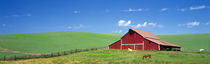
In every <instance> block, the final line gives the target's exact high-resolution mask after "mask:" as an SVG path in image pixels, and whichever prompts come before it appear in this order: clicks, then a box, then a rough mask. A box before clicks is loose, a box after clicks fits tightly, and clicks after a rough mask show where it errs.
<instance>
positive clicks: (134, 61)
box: [0, 49, 210, 64]
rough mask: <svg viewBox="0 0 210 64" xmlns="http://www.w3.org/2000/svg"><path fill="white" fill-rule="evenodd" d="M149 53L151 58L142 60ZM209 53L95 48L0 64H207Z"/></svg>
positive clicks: (209, 58) (209, 57)
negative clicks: (51, 56)
mask: <svg viewBox="0 0 210 64" xmlns="http://www.w3.org/2000/svg"><path fill="white" fill-rule="evenodd" d="M148 53H150V54H151V55H152V59H148V58H147V59H145V60H142V56H143V55H144V54H148ZM209 60H210V55H209V54H207V53H195V52H194V53H193V52H167V51H132V52H130V51H128V50H107V49H105V50H96V51H87V52H80V53H75V54H70V55H66V56H60V57H53V58H39V59H28V60H18V61H0V64H1V63H2V64H209V63H210V61H209Z"/></svg>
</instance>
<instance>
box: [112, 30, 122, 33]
mask: <svg viewBox="0 0 210 64" xmlns="http://www.w3.org/2000/svg"><path fill="white" fill-rule="evenodd" d="M112 32H113V33H122V32H123V31H122V30H114V31H112Z"/></svg>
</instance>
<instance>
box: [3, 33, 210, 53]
mask: <svg viewBox="0 0 210 64" xmlns="http://www.w3.org/2000/svg"><path fill="white" fill-rule="evenodd" d="M121 36H122V35H113V34H100V33H89V32H49V33H29V34H10V35H0V47H2V48H6V49H11V50H17V51H21V52H26V53H49V52H58V51H64V50H71V49H76V48H79V49H82V48H97V47H107V46H108V45H109V44H111V43H113V42H115V41H117V40H119V39H120V37H121ZM157 36H158V37H160V38H161V39H162V40H165V41H167V42H170V43H174V44H177V45H180V46H181V47H182V49H183V50H184V51H188V50H186V49H194V50H195V51H198V50H199V49H201V48H203V49H209V46H210V44H209V42H210V33H206V34H184V35H157ZM5 54H6V55H10V54H7V53H3V52H1V54H0V56H2V55H5ZM11 54H12V53H11ZM12 55H13V54H12Z"/></svg>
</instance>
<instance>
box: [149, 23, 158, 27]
mask: <svg viewBox="0 0 210 64" xmlns="http://www.w3.org/2000/svg"><path fill="white" fill-rule="evenodd" d="M148 25H151V26H157V24H156V23H148Z"/></svg>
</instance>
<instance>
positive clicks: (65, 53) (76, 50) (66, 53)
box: [0, 48, 104, 61]
mask: <svg viewBox="0 0 210 64" xmlns="http://www.w3.org/2000/svg"><path fill="white" fill-rule="evenodd" d="M98 49H104V48H87V49H75V50H68V51H63V52H55V53H45V54H41V55H23V56H16V55H14V56H3V57H1V58H0V60H1V61H7V60H21V59H32V58H49V57H56V56H63V55H68V54H72V53H77V52H82V51H90V50H98Z"/></svg>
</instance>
